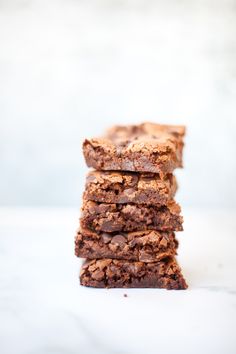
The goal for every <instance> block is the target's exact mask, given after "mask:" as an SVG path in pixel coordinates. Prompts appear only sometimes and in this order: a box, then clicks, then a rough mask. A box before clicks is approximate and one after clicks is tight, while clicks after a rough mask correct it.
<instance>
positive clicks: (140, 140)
mask: <svg viewBox="0 0 236 354" xmlns="http://www.w3.org/2000/svg"><path fill="white" fill-rule="evenodd" d="M184 134H185V127H184V126H175V125H161V124H154V123H143V124H140V125H128V126H114V127H113V128H111V129H110V130H108V132H107V134H106V135H105V136H104V137H101V138H92V139H86V140H85V141H84V143H83V153H84V157H85V160H86V163H87V165H88V166H89V167H93V168H95V169H96V170H123V171H137V172H153V173H160V174H161V176H163V175H164V174H167V173H172V172H173V170H174V169H175V168H176V167H182V150H183V137H184Z"/></svg>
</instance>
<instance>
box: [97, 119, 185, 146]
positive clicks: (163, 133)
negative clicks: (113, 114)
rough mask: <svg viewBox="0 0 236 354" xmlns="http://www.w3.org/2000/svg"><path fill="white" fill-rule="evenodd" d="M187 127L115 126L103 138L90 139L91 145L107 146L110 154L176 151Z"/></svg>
mask: <svg viewBox="0 0 236 354" xmlns="http://www.w3.org/2000/svg"><path fill="white" fill-rule="evenodd" d="M184 134H185V127H184V126H181V125H179V126H178V125H162V124H155V123H142V124H140V125H127V126H121V125H120V126H119V125H117V126H114V127H112V128H110V129H109V130H108V131H107V133H106V134H105V135H104V136H103V137H101V138H94V139H90V143H93V144H95V145H96V144H101V145H106V146H107V149H108V150H109V151H110V153H112V152H115V151H116V153H119V151H120V152H124V149H125V150H126V151H127V152H140V151H149V150H151V151H152V152H153V151H156V152H167V151H175V149H176V145H177V144H178V142H182V138H183V136H184Z"/></svg>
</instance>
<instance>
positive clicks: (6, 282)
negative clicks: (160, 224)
mask: <svg viewBox="0 0 236 354" xmlns="http://www.w3.org/2000/svg"><path fill="white" fill-rule="evenodd" d="M184 214H185V232H184V233H182V234H180V235H179V240H180V241H181V244H180V245H181V246H180V252H179V253H180V255H179V261H180V263H181V265H182V268H183V272H184V275H185V277H186V279H187V281H188V283H189V289H188V290H187V291H179V292H178V291H166V290H155V289H146V290H145V289H142V290H137V289H133V290H122V289H118V290H106V289H105V290H95V289H87V288H83V287H81V286H80V285H79V283H78V279H77V275H78V269H79V261H78V259H76V258H75V257H74V255H73V237H74V231H75V229H76V227H77V217H78V211H77V210H74V209H0V269H1V272H0V312H1V313H0V347H1V350H0V351H1V353H2V354H45V353H47V354H54V353H55V354H60V353H68V354H69V353H81V354H86V353H89V354H93V353H102V354H108V353H135V354H139V353H140V354H142V353H151V354H152V353H160V354H166V353H168V354H169V353H181V354H185V353H186V354H191V353H201V354H203V353H206V354H211V353H212V354H213V353H214V354H217V353H219V354H222V353H226V354H233V353H235V352H236V336H235V328H236V296H235V295H236V276H235V269H236V267H235V266H236V257H235V249H236V234H235V232H236V212H234V211H229V212H227V211H223V210H222V211H220V210H215V211H209V210H201V211H198V210H184ZM124 293H126V294H127V295H128V297H124V296H123V295H124Z"/></svg>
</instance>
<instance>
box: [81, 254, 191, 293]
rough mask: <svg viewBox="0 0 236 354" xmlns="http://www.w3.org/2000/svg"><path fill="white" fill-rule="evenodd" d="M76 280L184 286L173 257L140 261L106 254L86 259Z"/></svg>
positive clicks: (116, 284) (118, 285)
mask: <svg viewBox="0 0 236 354" xmlns="http://www.w3.org/2000/svg"><path fill="white" fill-rule="evenodd" d="M80 283H81V285H84V286H90V287H94V288H164V289H168V290H170V289H175V290H180V289H187V284H186V282H185V280H184V278H183V275H182V273H181V269H180V267H179V265H178V263H177V261H176V259H175V258H166V259H164V260H161V261H158V262H153V263H144V262H132V261H126V260H114V259H109V258H104V259H99V260H95V259H94V260H86V261H85V262H84V264H83V266H82V269H81V273H80Z"/></svg>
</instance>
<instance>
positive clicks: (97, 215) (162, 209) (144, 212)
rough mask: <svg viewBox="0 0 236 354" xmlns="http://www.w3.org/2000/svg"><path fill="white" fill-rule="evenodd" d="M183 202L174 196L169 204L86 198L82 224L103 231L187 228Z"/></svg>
mask: <svg viewBox="0 0 236 354" xmlns="http://www.w3.org/2000/svg"><path fill="white" fill-rule="evenodd" d="M180 211H181V209H180V206H179V205H178V204H176V203H175V202H174V201H173V200H171V201H169V202H168V203H167V204H166V205H145V204H115V203H113V204H109V203H98V202H93V201H86V200H84V203H83V208H82V215H81V219H80V224H81V227H82V228H84V229H90V230H93V231H103V232H122V231H124V232H131V231H139V230H162V231H181V230H183V226H182V223H183V218H182V216H181V215H180Z"/></svg>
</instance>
